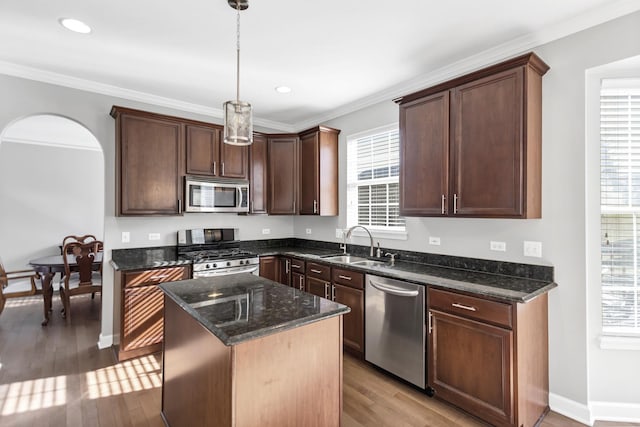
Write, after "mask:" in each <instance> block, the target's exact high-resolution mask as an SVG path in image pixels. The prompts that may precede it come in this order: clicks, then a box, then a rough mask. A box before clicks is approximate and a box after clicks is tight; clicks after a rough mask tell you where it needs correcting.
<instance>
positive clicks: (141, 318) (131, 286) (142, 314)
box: [115, 267, 191, 360]
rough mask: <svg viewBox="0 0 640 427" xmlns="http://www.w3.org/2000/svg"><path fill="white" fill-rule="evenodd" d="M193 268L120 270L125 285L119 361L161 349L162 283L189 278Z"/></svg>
mask: <svg viewBox="0 0 640 427" xmlns="http://www.w3.org/2000/svg"><path fill="white" fill-rule="evenodd" d="M190 275H191V272H190V269H189V267H169V268H157V269H151V270H142V271H121V272H118V273H116V276H115V278H116V285H117V286H118V285H119V286H120V287H121V301H122V304H121V313H120V344H119V348H118V360H126V359H130V358H133V357H138V356H143V355H146V354H152V353H155V352H157V351H160V349H161V346H162V333H163V326H162V325H163V297H162V295H163V293H162V291H161V290H160V288H159V287H158V284H160V283H165V282H172V281H177V280H185V279H188V278H189V277H190Z"/></svg>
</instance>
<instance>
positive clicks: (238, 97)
mask: <svg viewBox="0 0 640 427" xmlns="http://www.w3.org/2000/svg"><path fill="white" fill-rule="evenodd" d="M236 11H237V12H238V16H237V18H236V102H240V0H236Z"/></svg>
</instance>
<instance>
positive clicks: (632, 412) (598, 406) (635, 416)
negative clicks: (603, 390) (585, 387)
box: [589, 401, 640, 423]
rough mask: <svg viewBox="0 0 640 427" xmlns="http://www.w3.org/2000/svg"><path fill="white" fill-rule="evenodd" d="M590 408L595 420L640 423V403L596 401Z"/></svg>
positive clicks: (591, 403)
mask: <svg viewBox="0 0 640 427" xmlns="http://www.w3.org/2000/svg"><path fill="white" fill-rule="evenodd" d="M589 406H590V407H591V416H592V417H593V419H594V420H598V421H617V422H627V423H629V422H631V423H640V403H622V402H595V401H594V402H590V404H589Z"/></svg>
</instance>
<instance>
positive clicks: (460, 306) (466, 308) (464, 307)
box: [451, 302, 478, 311]
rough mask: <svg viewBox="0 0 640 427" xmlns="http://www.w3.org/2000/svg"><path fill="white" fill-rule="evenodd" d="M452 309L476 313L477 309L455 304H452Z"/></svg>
mask: <svg viewBox="0 0 640 427" xmlns="http://www.w3.org/2000/svg"><path fill="white" fill-rule="evenodd" d="M451 306H452V307H456V308H461V309H463V310H468V311H477V310H478V309H477V308H475V307H471V306H470V305H464V304H459V303H457V302H454V303H452V304H451Z"/></svg>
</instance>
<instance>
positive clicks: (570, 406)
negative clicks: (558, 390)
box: [549, 393, 593, 426]
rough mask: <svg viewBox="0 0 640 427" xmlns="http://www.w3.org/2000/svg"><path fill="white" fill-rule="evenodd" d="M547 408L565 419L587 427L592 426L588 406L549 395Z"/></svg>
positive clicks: (555, 395) (552, 394)
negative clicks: (567, 418)
mask: <svg viewBox="0 0 640 427" xmlns="http://www.w3.org/2000/svg"><path fill="white" fill-rule="evenodd" d="M549 407H550V408H551V410H552V411H554V412H557V413H559V414H561V415H564V416H565V417H569V418H571V419H574V420H576V421H578V422H581V423H582V424H586V425H588V426H592V425H593V418H592V414H591V410H590V409H589V405H585V404H583V403H579V402H576V401H575V400H571V399H567V398H566V397H563V396H560V395H557V394H554V393H549Z"/></svg>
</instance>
